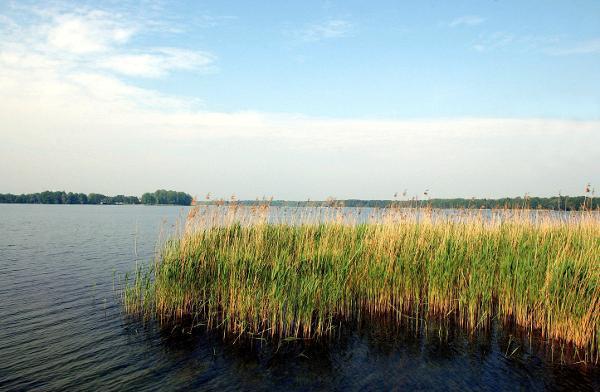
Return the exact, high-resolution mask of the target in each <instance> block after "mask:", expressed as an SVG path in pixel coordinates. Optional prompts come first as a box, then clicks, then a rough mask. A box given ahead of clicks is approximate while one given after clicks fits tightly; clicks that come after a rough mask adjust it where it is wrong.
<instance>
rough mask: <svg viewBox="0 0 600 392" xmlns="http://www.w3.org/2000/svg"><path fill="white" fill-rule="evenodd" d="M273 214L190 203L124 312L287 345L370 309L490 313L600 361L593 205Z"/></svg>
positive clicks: (469, 316) (128, 281)
mask: <svg viewBox="0 0 600 392" xmlns="http://www.w3.org/2000/svg"><path fill="white" fill-rule="evenodd" d="M269 209H270V206H269V205H268V203H264V204H262V205H259V206H245V205H242V204H237V203H231V204H229V205H227V206H195V207H193V208H192V209H190V211H189V214H188V216H187V218H186V220H185V221H184V222H182V223H181V224H180V225H179V226H178V229H177V232H176V233H175V234H174V235H173V236H172V237H170V238H168V239H167V240H166V241H165V242H164V243H163V244H162V245H161V246H160V247H159V252H158V254H157V256H156V260H155V261H154V262H153V263H151V264H149V265H147V266H141V265H140V266H138V267H137V268H136V271H135V273H134V274H133V275H131V276H128V275H126V277H125V281H124V282H122V285H121V286H120V287H121V290H120V296H121V300H122V303H123V306H124V309H125V312H126V314H130V315H133V316H137V317H141V318H142V319H155V320H158V321H159V322H160V323H161V324H166V325H169V324H173V323H175V324H177V323H179V322H183V321H185V320H194V323H197V324H198V325H202V326H204V327H206V328H207V329H209V330H222V331H223V334H224V336H233V337H236V339H237V338H240V337H242V336H244V337H249V338H251V339H258V340H265V339H283V340H286V341H287V340H296V339H302V340H306V339H308V340H312V339H319V338H326V337H330V336H333V335H335V333H336V331H337V330H339V328H338V327H339V326H340V325H341V324H342V323H345V322H353V321H357V320H361V319H367V318H377V317H387V318H388V319H392V320H395V321H396V322H397V323H398V324H400V323H402V322H414V323H416V324H419V323H427V322H428V321H434V320H437V321H440V320H441V321H443V322H452V323H457V324H458V325H460V326H462V327H463V328H465V329H466V330H468V331H471V332H473V333H477V331H482V330H489V329H490V328H491V325H492V324H493V322H494V321H495V320H497V321H498V322H502V323H508V324H513V325H516V326H518V327H519V328H522V329H523V330H525V331H527V332H528V333H530V336H533V335H534V334H536V335H539V336H541V337H542V339H543V341H546V342H547V343H548V344H549V345H551V346H552V347H555V344H556V345H557V347H560V350H563V349H565V348H566V349H569V350H571V352H573V353H574V360H575V361H577V362H581V363H595V364H598V361H599V358H600V354H599V353H600V312H598V309H599V308H600V268H599V266H598V261H599V260H600V217H599V214H598V211H584V212H573V213H570V214H569V215H568V218H567V219H565V217H564V216H562V217H560V216H558V215H556V214H548V213H544V212H543V211H542V212H535V211H531V210H495V211H475V210H462V211H458V212H457V213H455V214H440V213H439V211H438V213H436V210H434V209H431V208H426V209H421V210H417V209H404V208H397V207H395V208H389V209H386V210H385V211H383V213H382V214H379V215H377V216H376V217H375V218H371V217H359V216H357V215H356V214H354V215H352V214H350V213H349V212H348V211H347V210H346V209H344V208H341V207H332V208H329V209H326V212H325V213H326V215H325V216H323V215H319V214H321V212H322V209H321V210H320V209H318V208H315V209H312V210H311V211H315V212H317V214H310V213H307V212H306V211H303V212H296V213H294V212H293V210H289V211H288V212H287V213H286V215H285V216H284V217H282V218H281V219H280V220H277V219H275V220H273V214H272V212H270V211H269ZM296 211H297V210H296ZM319 211H321V212H319ZM294 214H296V215H294Z"/></svg>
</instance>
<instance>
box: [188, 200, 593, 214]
mask: <svg viewBox="0 0 600 392" xmlns="http://www.w3.org/2000/svg"><path fill="white" fill-rule="evenodd" d="M199 204H222V205H231V204H238V205H246V206H253V205H260V204H269V205H270V206H274V207H371V208H386V207H392V206H393V207H400V208H424V207H431V208H451V209H543V210H561V211H580V210H596V209H599V208H600V200H599V199H598V198H592V197H589V196H556V197H505V198H501V199H474V198H472V199H463V198H455V199H421V200H416V199H412V200H360V199H347V200H335V199H329V200H309V201H289V200H233V201H231V200H229V201H228V200H210V201H201V202H199Z"/></svg>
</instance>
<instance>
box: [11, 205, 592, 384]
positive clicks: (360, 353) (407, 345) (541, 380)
mask: <svg viewBox="0 0 600 392" xmlns="http://www.w3.org/2000/svg"><path fill="white" fill-rule="evenodd" d="M185 213H186V211H185V209H183V208H181V207H144V206H51V205H6V204H5V205H2V204H0V390H190V389H197V390H239V389H242V390H264V389H271V390H273V389H275V390H281V389H290V390H297V389H299V390H314V389H328V390H332V389H333V390H388V389H403V390H406V389H409V390H414V389H417V390H432V389H433V390H448V389H450V390H506V391H512V390H573V391H574V390H600V373H599V371H598V368H597V367H596V368H589V367H588V368H582V367H578V366H564V365H560V364H559V363H556V362H555V363H552V362H550V361H549V360H548V359H546V358H544V357H543V356H540V355H536V354H534V353H533V352H532V351H531V350H527V349H525V348H521V349H518V350H517V351H516V353H515V354H513V355H512V356H507V355H506V353H507V347H510V351H512V350H513V347H516V345H515V343H511V342H510V340H509V338H508V337H507V335H506V334H505V333H502V332H501V331H493V332H492V333H491V334H489V335H486V336H480V337H478V338H477V339H472V338H468V337H467V336H464V335H463V334H461V333H460V332H456V333H453V334H451V335H450V337H449V338H448V339H445V340H444V341H441V340H440V339H439V338H438V337H437V335H435V334H428V335H427V336H425V335H424V334H415V333H413V332H408V331H406V332H400V331H391V330H388V329H386V328H385V326H378V325H373V326H372V327H363V328H360V329H356V330H353V331H350V332H348V333H347V334H345V336H344V337H343V338H340V339H339V340H336V341H334V342H331V343H329V344H327V345H313V346H311V347H308V348H302V349H281V350H279V351H278V350H277V349H276V348H274V347H268V346H267V347H263V348H259V347H255V348H253V349H251V348H250V347H248V346H247V345H243V344H235V345H232V344H224V343H223V342H222V340H221V339H220V338H219V337H218V336H214V335H207V334H205V333H201V332H197V333H194V334H192V335H190V334H183V335H182V334H180V333H175V332H172V331H171V332H169V331H165V330H161V329H160V328H158V327H157V326H156V325H153V324H152V323H149V324H147V325H141V324H140V323H139V322H135V321H130V320H127V319H125V318H124V317H123V316H122V314H121V308H120V306H119V304H118V302H116V301H115V299H114V291H113V282H114V279H113V276H114V271H118V272H124V271H128V270H131V269H132V268H133V267H134V265H135V260H136V254H137V258H138V259H139V260H141V261H147V260H150V259H151V258H152V257H153V253H154V249H155V245H156V242H157V239H158V237H159V233H160V231H161V228H163V229H165V228H166V229H167V230H169V228H170V226H171V225H172V224H174V222H175V221H176V220H177V218H178V217H179V216H180V215H181V214H185ZM511 344H513V346H511Z"/></svg>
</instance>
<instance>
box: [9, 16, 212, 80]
mask: <svg viewBox="0 0 600 392" xmlns="http://www.w3.org/2000/svg"><path fill="white" fill-rule="evenodd" d="M18 11H20V12H21V15H19V16H20V20H25V21H27V23H21V24H19V23H17V22H16V21H15V20H16V19H15V20H13V19H11V18H9V17H8V16H6V15H3V16H2V17H1V18H0V36H2V37H3V39H2V42H0V50H2V55H3V56H4V57H5V58H12V59H15V58H23V59H26V58H29V59H31V58H35V57H38V58H43V59H44V61H43V62H49V61H51V62H59V63H61V70H60V71H61V72H62V73H65V72H73V71H77V72H82V71H83V72H98V71H104V72H106V71H109V72H113V73H114V74H120V75H125V76H136V77H150V78H157V77H162V76H165V75H167V74H169V73H171V72H175V71H181V70H183V71H190V70H200V71H208V70H214V69H216V67H215V66H214V62H215V59H216V56H215V55H213V54H212V53H209V52H207V51H199V50H190V49H186V48H179V47H158V48H156V47H144V46H141V47H140V46H133V45H132V40H133V39H134V38H135V37H136V35H138V34H143V33H148V32H155V33H156V32H159V33H168V34H176V33H177V32H178V31H180V29H179V27H178V26H175V25H174V26H167V25H165V23H164V22H160V23H155V21H154V20H153V19H151V18H147V19H144V18H143V17H140V16H139V15H137V16H135V17H130V16H129V15H127V14H122V13H119V12H108V11H105V10H98V9H86V8H78V9H75V10H68V11H64V10H60V9H59V10H57V9H52V8H50V9H39V8H33V9H27V8H20V9H18ZM171 27H172V28H171Z"/></svg>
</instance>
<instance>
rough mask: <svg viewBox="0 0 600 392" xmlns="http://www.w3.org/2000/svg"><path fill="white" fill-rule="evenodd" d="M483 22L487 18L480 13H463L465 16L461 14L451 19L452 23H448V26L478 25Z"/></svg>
mask: <svg viewBox="0 0 600 392" xmlns="http://www.w3.org/2000/svg"><path fill="white" fill-rule="evenodd" d="M483 22H485V18H483V17H481V16H478V15H463V16H459V17H457V18H455V19H453V20H452V21H450V23H448V26H450V27H459V26H477V25H480V24H482V23H483Z"/></svg>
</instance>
